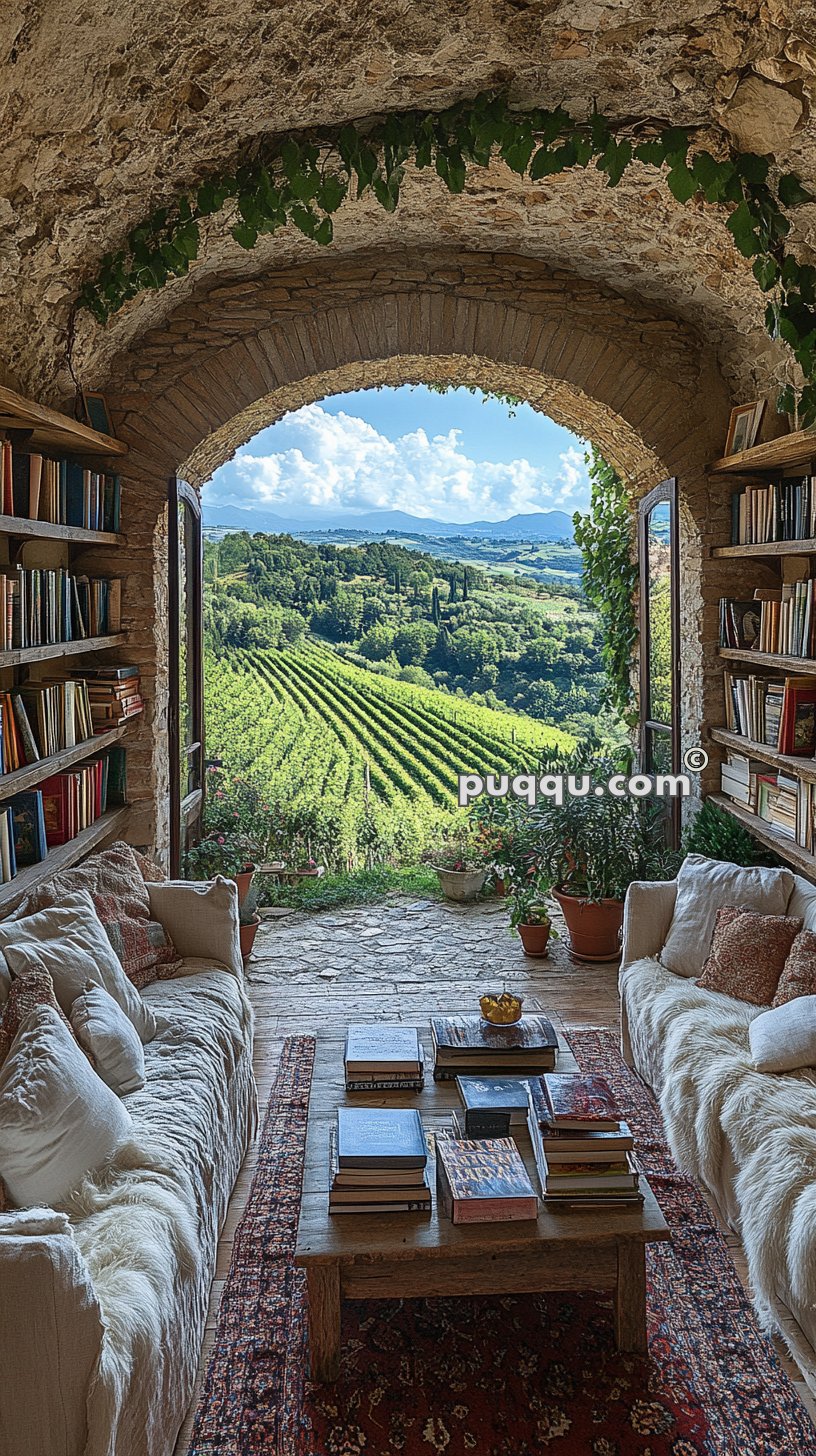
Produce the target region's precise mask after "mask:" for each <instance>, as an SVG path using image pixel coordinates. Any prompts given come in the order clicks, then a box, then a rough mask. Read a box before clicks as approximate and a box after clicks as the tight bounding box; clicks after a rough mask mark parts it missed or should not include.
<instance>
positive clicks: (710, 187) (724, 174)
mask: <svg viewBox="0 0 816 1456" xmlns="http://www.w3.org/2000/svg"><path fill="white" fill-rule="evenodd" d="M690 170H691V173H692V175H693V177H694V179H695V181H696V182H697V184H698V186H700V187H701V188H702V190H703V194H704V196H705V199H706V202H717V201H719V199H720V198H721V197H722V196H723V193H724V190H725V188H726V186H727V185H728V183H729V182H730V181H731V180H732V179H733V178H734V177H735V176H736V173H735V171H734V168H733V167H732V165H731V163H730V162H718V161H717V160H716V158H715V157H712V155H711V153H710V152H706V151H702V152H696V153H695V155H694V157H693V159H692V162H691V168H690ZM741 197H742V189H740V191H739V196H738V198H737V201H740V200H741Z"/></svg>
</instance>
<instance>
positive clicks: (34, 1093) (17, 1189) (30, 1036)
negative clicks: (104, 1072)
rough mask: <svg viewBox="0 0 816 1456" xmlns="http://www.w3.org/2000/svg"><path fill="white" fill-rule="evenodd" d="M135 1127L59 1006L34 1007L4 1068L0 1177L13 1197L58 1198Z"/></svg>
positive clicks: (46, 1202)
mask: <svg viewBox="0 0 816 1456" xmlns="http://www.w3.org/2000/svg"><path fill="white" fill-rule="evenodd" d="M131 1127H132V1124H131V1120H130V1116H129V1114H128V1113H127V1111H126V1110H125V1107H124V1106H123V1104H122V1103H121V1102H120V1101H119V1098H118V1097H116V1096H115V1094H114V1093H113V1092H111V1090H110V1088H109V1087H106V1086H105V1083H104V1082H103V1081H101V1079H100V1078H99V1077H97V1075H96V1072H95V1071H94V1070H93V1068H92V1067H91V1066H90V1064H89V1062H88V1061H87V1059H86V1057H85V1055H84V1053H83V1052H81V1051H80V1049H79V1047H78V1046H77V1044H76V1042H75V1041H74V1039H73V1037H72V1036H71V1033H70V1031H69V1030H68V1028H67V1027H66V1026H64V1025H63V1023H62V1022H61V1021H60V1019H59V1017H58V1015H57V1013H56V1011H54V1009H53V1008H52V1007H51V1006H38V1007H36V1008H35V1009H34V1010H33V1011H31V1012H30V1013H29V1015H28V1016H27V1017H26V1018H25V1021H24V1022H23V1024H22V1025H21V1027H20V1030H19V1031H18V1033H17V1035H16V1037H15V1038H14V1041H13V1042H12V1046H11V1051H10V1052H9V1054H8V1056H7V1057H6V1060H5V1062H4V1063H3V1067H2V1070H0V1178H2V1179H3V1182H4V1183H5V1185H6V1188H7V1189H8V1193H9V1197H10V1199H11V1201H12V1202H13V1203H16V1204H17V1205H18V1206H19V1207H21V1208H32V1207H34V1206H35V1205H37V1204H40V1205H42V1206H44V1207H45V1208H49V1207H50V1206H52V1205H53V1204H55V1203H61V1202H62V1201H63V1200H64V1199H66V1198H67V1197H68V1195H69V1194H70V1193H71V1192H72V1191H73V1189H75V1188H76V1187H78V1185H79V1184H80V1183H81V1182H82V1180H83V1178H84V1177H85V1176H86V1174H88V1173H95V1172H97V1171H98V1170H99V1169H101V1168H104V1167H105V1165H106V1164H107V1163H109V1162H110V1160H111V1158H112V1156H113V1154H114V1152H115V1151H116V1148H117V1147H118V1146H119V1144H120V1143H121V1142H123V1141H124V1140H125V1139H126V1138H127V1137H129V1135H130V1132H131Z"/></svg>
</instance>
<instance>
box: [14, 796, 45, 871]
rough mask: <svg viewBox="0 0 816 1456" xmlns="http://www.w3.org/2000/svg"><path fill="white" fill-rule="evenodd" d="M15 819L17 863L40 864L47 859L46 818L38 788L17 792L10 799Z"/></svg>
mask: <svg viewBox="0 0 816 1456" xmlns="http://www.w3.org/2000/svg"><path fill="white" fill-rule="evenodd" d="M9 803H10V805H11V809H12V814H13V819H14V853H15V855H16V858H17V864H18V865H20V866H22V865H33V864H39V863H40V862H41V860H44V859H45V856H46V853H47V845H46V840H45V820H44V818H43V802H42V794H41V793H40V792H39V790H38V789H34V790H32V791H31V792H30V793H23V794H15V795H14V796H13V798H11V799H10V800H9Z"/></svg>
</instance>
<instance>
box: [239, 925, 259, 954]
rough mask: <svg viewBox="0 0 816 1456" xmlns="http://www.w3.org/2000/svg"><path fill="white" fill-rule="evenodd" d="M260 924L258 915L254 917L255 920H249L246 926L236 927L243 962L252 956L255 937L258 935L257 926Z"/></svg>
mask: <svg viewBox="0 0 816 1456" xmlns="http://www.w3.org/2000/svg"><path fill="white" fill-rule="evenodd" d="M260 923H261V917H260V915H256V916H255V919H254V920H251V921H250V922H249V924H248V925H239V927H238V937H239V939H240V942H241V955H242V956H243V959H244V962H246V961H248V960H249V957H250V956H251V955H252V947H253V946H254V944H255V936H256V935H257V934H258V926H259V925H260Z"/></svg>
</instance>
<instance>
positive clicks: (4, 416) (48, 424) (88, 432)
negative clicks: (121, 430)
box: [0, 387, 127, 458]
mask: <svg viewBox="0 0 816 1456" xmlns="http://www.w3.org/2000/svg"><path fill="white" fill-rule="evenodd" d="M0 430H3V431H10V430H17V431H19V432H20V433H21V434H22V435H24V436H25V443H26V445H28V446H30V447H31V449H32V450H45V451H52V450H53V451H60V452H61V453H62V454H63V455H105V456H108V457H109V458H117V457H120V456H122V455H126V454H127V445H123V444H122V441H121V440H114V439H113V437H112V436H111V435H102V434H100V432H99V431H98V430H92V429H91V427H90V425H86V424H83V423H82V422H81V421H80V420H72V419H71V418H70V416H69V415H63V414H60V413H59V411H58V410H52V409H48V407H47V406H46V405H42V404H37V403H36V402H35V401H34V400H32V399H25V398H24V396H23V395H22V394H17V393H16V392H15V391H14V390H13V389H4V388H2V387H0Z"/></svg>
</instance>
